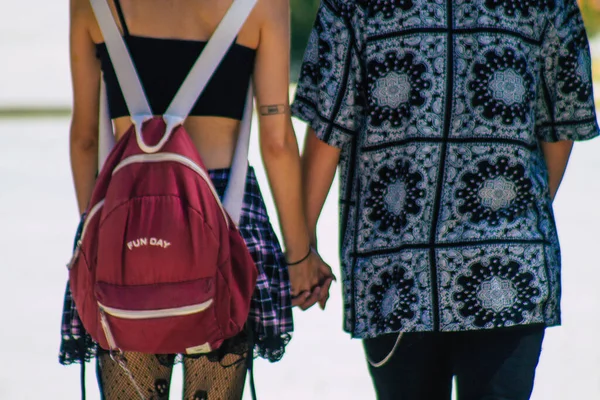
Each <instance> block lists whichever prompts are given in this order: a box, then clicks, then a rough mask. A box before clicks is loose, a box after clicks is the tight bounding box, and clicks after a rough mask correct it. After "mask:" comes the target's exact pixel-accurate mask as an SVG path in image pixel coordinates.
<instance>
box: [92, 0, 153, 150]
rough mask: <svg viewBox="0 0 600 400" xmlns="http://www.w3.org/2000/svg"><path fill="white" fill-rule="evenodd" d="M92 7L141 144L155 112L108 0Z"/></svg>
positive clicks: (93, 3) (95, 3)
mask: <svg viewBox="0 0 600 400" xmlns="http://www.w3.org/2000/svg"><path fill="white" fill-rule="evenodd" d="M90 3H91V5H92V8H93V9H94V14H95V15H96V20H97V21H98V25H99V26H100V30H101V31H102V36H104V43H105V44H106V49H107V50H108V54H109V55H110V60H111V62H112V64H113V67H114V69H115V73H116V75H117V79H118V80H119V86H120V87H121V91H122V92H123V97H124V98H125V103H127V108H128V110H129V115H131V120H132V122H133V124H134V125H135V127H136V133H137V135H138V142H139V139H140V134H141V128H142V124H143V123H144V121H146V120H148V119H150V118H152V110H151V109H150V105H149V104H148V100H147V99H146V95H145V93H144V88H143V87H142V83H141V82H140V78H139V77H138V74H137V72H136V70H135V66H134V65H133V62H132V61H131V57H130V56H129V51H128V50H127V47H126V46H125V42H124V41H123V37H122V36H121V32H119V28H118V27H117V24H116V22H115V20H114V18H113V15H112V13H111V11H110V8H109V7H108V3H107V0H90Z"/></svg>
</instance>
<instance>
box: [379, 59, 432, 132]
mask: <svg viewBox="0 0 600 400" xmlns="http://www.w3.org/2000/svg"><path fill="white" fill-rule="evenodd" d="M415 58H416V57H415V55H414V54H411V53H408V54H405V55H402V56H399V55H398V54H396V53H395V52H390V53H387V54H386V55H385V61H383V62H378V61H372V62H370V63H369V66H368V70H369V83H370V85H369V87H370V96H369V99H370V102H369V109H370V121H371V123H372V124H373V125H374V126H381V124H383V123H384V122H386V121H389V122H390V123H391V124H392V126H399V125H400V124H401V123H402V121H403V120H404V119H409V118H410V115H411V110H412V109H413V108H415V107H417V108H418V107H421V106H422V105H423V104H425V97H424V94H423V92H424V91H426V90H428V89H429V88H430V87H431V82H430V81H429V80H427V79H424V77H423V75H424V74H425V72H426V70H427V68H426V67H425V65H424V64H422V63H418V62H416V61H415Z"/></svg>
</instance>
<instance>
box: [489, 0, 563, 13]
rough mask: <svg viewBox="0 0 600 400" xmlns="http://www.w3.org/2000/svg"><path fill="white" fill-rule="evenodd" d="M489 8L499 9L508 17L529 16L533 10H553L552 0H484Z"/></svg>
mask: <svg viewBox="0 0 600 400" xmlns="http://www.w3.org/2000/svg"><path fill="white" fill-rule="evenodd" d="M485 6H486V7H487V8H489V9H490V10H494V11H496V10H498V9H501V10H502V11H503V12H504V14H506V15H508V16H509V17H515V16H523V17H529V15H530V13H531V11H533V10H553V9H554V6H555V4H554V0H485Z"/></svg>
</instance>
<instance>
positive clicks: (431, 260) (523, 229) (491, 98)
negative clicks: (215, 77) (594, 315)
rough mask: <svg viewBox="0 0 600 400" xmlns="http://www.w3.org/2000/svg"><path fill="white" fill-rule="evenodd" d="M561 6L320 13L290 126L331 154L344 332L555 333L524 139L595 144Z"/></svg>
mask: <svg viewBox="0 0 600 400" xmlns="http://www.w3.org/2000/svg"><path fill="white" fill-rule="evenodd" d="M590 63H591V61H590V53H589V46H588V42H587V37H586V34H585V29H584V26H583V23H582V20H581V15H580V11H579V8H578V6H577V3H576V0H429V1H426V0H377V1H371V0H355V1H348V0H322V3H321V6H320V9H319V12H318V15H317V19H316V22H315V26H314V29H313V31H312V34H311V36H310V41H309V44H308V47H307V50H306V55H305V59H304V63H303V65H302V69H301V76H300V80H299V84H298V88H297V93H296V98H295V101H294V104H293V113H294V115H295V116H297V117H298V118H301V119H303V120H305V121H307V122H308V123H309V124H310V125H311V126H312V127H313V128H314V129H315V131H316V133H317V136H318V137H319V138H320V139H321V140H323V141H325V142H326V143H328V144H330V145H333V146H337V147H339V148H341V149H342V152H341V159H340V177H341V182H340V183H341V184H340V193H339V197H340V225H341V264H342V272H343V280H344V309H345V329H346V330H347V331H349V332H351V333H352V335H353V336H355V337H360V338H366V337H374V336H378V335H381V334H384V333H389V332H397V331H404V332H410V331H463V330H480V329H493V328H500V327H507V326H513V325H525V324H534V323H543V324H546V325H547V326H552V325H558V324H559V323H560V249H559V242H558V236H557V232H556V227H555V222H554V217H553V211H552V203H551V200H550V196H549V190H548V173H547V167H546V164H545V162H544V157H543V154H542V151H541V148H540V144H539V142H540V141H548V142H554V141H558V140H584V139H590V138H592V137H595V136H597V135H598V126H597V123H596V115H595V109H594V102H593V95H592V81H591V68H590Z"/></svg>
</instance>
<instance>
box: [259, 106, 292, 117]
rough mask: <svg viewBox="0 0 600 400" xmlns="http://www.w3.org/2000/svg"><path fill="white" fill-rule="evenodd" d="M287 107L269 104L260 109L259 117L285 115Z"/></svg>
mask: <svg viewBox="0 0 600 400" xmlns="http://www.w3.org/2000/svg"><path fill="white" fill-rule="evenodd" d="M286 109H287V107H286V106H285V105H283V104H271V105H268V106H261V107H260V115H266V116H268V115H277V114H285V112H286Z"/></svg>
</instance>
